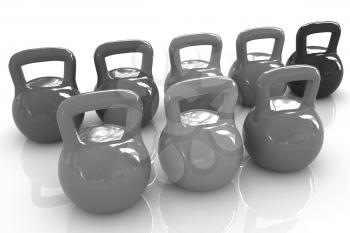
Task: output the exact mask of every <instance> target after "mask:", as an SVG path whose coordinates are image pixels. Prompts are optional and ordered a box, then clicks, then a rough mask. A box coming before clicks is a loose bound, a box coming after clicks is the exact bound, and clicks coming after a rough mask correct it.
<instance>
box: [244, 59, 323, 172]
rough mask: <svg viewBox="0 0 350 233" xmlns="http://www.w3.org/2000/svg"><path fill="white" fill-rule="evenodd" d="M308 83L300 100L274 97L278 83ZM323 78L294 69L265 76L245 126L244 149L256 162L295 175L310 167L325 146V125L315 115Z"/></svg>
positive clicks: (309, 70) (313, 71)
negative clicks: (271, 93) (317, 97)
mask: <svg viewBox="0 0 350 233" xmlns="http://www.w3.org/2000/svg"><path fill="white" fill-rule="evenodd" d="M300 80H306V81H307V84H306V89H305V93H304V95H303V98H302V99H301V100H299V99H295V98H294V99H293V98H288V97H283V96H281V97H275V98H271V100H270V89H271V86H272V85H275V84H276V83H278V82H291V81H300ZM319 84H320V75H319V72H318V70H317V69H316V68H315V67H312V66H308V65H295V66H286V67H282V68H276V69H273V70H271V71H268V72H265V73H264V74H262V75H261V76H260V78H259V79H258V81H257V88H258V92H257V95H256V106H255V108H253V109H252V110H251V111H250V112H249V113H248V115H247V117H246V119H245V121H244V124H243V139H244V145H245V147H246V149H247V152H248V154H249V155H250V157H251V158H252V159H253V161H254V162H255V163H256V164H258V165H260V166H261V167H264V168H266V169H269V170H272V171H278V172H294V171H297V170H300V169H303V168H305V167H306V166H308V165H309V164H310V163H311V162H312V161H313V160H314V159H315V158H316V157H317V155H318V153H319V152H320V150H321V147H322V143H323V134H324V133H323V125H322V122H321V120H320V117H319V116H318V114H317V113H316V111H315V98H316V94H317V90H318V87H319Z"/></svg>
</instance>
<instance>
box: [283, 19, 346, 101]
mask: <svg viewBox="0 0 350 233" xmlns="http://www.w3.org/2000/svg"><path fill="white" fill-rule="evenodd" d="M322 32H330V33H331V37H330V41H329V44H328V47H327V48H324V47H320V46H306V44H307V43H306V42H307V36H309V35H311V34H315V33H322ZM340 34H341V29H340V25H339V24H338V23H335V22H316V23H310V24H306V25H304V26H302V27H301V28H300V29H299V30H298V33H297V36H296V52H295V53H293V54H292V55H291V57H290V58H289V60H288V61H287V65H295V64H306V65H311V66H314V67H316V68H317V69H318V70H319V72H320V75H321V83H320V88H319V89H318V93H317V98H324V97H327V96H329V95H331V94H332V93H333V92H334V91H335V90H336V89H337V88H338V87H339V85H340V83H341V81H342V79H343V73H344V69H343V64H342V62H341V60H340V58H339V56H338V54H337V47H338V42H339V38H340ZM307 50H318V52H316V53H308V51H307ZM305 85H306V83H305V81H304V82H303V81H300V82H290V83H288V86H289V88H290V89H291V90H292V91H293V93H295V94H296V95H298V96H302V94H303V93H304V89H305Z"/></svg>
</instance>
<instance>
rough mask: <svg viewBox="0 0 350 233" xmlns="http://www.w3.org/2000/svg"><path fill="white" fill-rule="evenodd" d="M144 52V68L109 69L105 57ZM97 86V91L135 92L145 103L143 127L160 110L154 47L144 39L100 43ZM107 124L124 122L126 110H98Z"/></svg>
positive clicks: (96, 58) (96, 59)
mask: <svg viewBox="0 0 350 233" xmlns="http://www.w3.org/2000/svg"><path fill="white" fill-rule="evenodd" d="M123 53H142V55H143V57H142V64H141V68H140V69H137V68H129V67H121V68H116V69H113V70H110V71H109V70H108V69H107V64H106V60H105V58H106V57H108V56H111V55H115V54H123ZM94 60H95V66H96V71H97V85H96V88H95V91H100V90H111V89H127V90H132V91H133V92H135V93H136V94H137V95H138V96H139V97H140V98H141V100H142V103H143V118H142V126H145V125H147V124H148V123H149V122H150V121H151V120H152V118H153V116H154V115H155V113H156V112H157V108H158V104H159V92H158V88H157V86H156V84H155V82H154V80H153V74H152V65H153V49H152V46H151V45H150V44H149V43H148V42H146V41H141V40H125V41H115V42H109V43H105V44H102V45H100V46H99V47H98V48H97V49H96V51H95V56H94ZM97 113H98V115H99V117H100V118H101V119H104V120H105V123H112V124H122V122H123V121H124V119H125V112H120V111H118V110H115V109H108V110H100V111H97Z"/></svg>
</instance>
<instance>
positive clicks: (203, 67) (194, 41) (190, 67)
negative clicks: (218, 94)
mask: <svg viewBox="0 0 350 233" xmlns="http://www.w3.org/2000/svg"><path fill="white" fill-rule="evenodd" d="M200 45H211V46H212V50H211V56H210V60H209V61H204V60H198V59H191V60H186V61H181V56H180V50H181V49H183V48H187V47H192V46H200ZM221 50H222V42H221V38H220V37H219V36H218V35H215V34H210V33H200V34H190V35H182V36H179V37H176V38H174V39H173V40H172V41H171V42H170V46H169V58H170V66H171V67H170V72H169V74H168V75H167V77H166V79H165V83H164V91H166V90H167V89H168V88H169V87H170V86H171V85H172V84H174V83H177V82H180V81H184V80H188V79H191V78H201V77H213V76H222V72H221V68H220V59H221Z"/></svg>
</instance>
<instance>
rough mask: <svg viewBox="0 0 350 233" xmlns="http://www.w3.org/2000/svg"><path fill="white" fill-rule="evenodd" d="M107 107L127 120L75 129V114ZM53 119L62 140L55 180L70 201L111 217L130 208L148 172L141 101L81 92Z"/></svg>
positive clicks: (124, 94) (128, 95)
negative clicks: (122, 111)
mask: <svg viewBox="0 0 350 233" xmlns="http://www.w3.org/2000/svg"><path fill="white" fill-rule="evenodd" d="M107 108H125V109H126V114H127V118H125V122H124V123H123V124H122V125H117V124H102V125H95V126H88V127H85V128H81V129H79V130H77V128H76V127H75V125H74V122H73V120H72V119H73V117H74V116H75V115H76V114H78V113H80V112H86V111H91V110H96V109H107ZM57 119H58V123H59V127H60V130H61V133H62V137H63V150H62V154H61V157H60V160H59V170H58V171H59V179H60V182H61V185H62V188H63V190H64V192H65V193H66V195H67V196H68V197H69V198H70V199H71V200H72V201H73V203H74V204H76V205H77V206H78V207H80V208H82V209H84V210H86V211H88V212H92V213H113V212H118V211H121V210H123V209H125V208H127V207H129V206H131V205H133V204H134V203H135V202H136V201H137V200H138V199H139V198H140V197H141V196H142V194H143V192H144V190H145V188H146V186H147V183H148V180H149V176H150V171H151V162H150V156H149V154H148V151H147V149H146V147H145V145H144V143H143V140H142V137H141V134H140V127H141V120H142V101H141V99H140V97H139V96H137V95H136V94H135V93H134V92H132V91H130V90H107V91H100V92H93V93H85V94H81V95H79V96H75V97H74V98H70V99H68V100H66V101H64V102H63V103H62V104H61V105H60V107H59V111H58V115H57Z"/></svg>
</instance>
